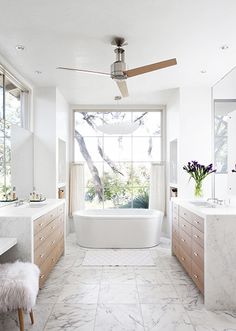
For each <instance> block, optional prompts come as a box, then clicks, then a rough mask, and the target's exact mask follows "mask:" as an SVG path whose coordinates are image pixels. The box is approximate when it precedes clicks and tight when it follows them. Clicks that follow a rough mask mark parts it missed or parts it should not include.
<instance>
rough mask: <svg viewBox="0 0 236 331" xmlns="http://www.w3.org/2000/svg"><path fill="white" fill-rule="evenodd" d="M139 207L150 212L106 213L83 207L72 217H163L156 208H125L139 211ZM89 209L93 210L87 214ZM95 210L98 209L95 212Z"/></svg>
mask: <svg viewBox="0 0 236 331" xmlns="http://www.w3.org/2000/svg"><path fill="white" fill-rule="evenodd" d="M140 209H142V211H145V210H146V211H149V212H150V213H147V214H145V213H143V214H138V213H137V214H135V213H133V214H129V213H127V214H125V213H123V214H115V213H113V214H112V213H111V214H106V213H102V212H101V211H103V209H83V210H77V211H75V212H74V213H73V217H83V218H88V219H92V218H93V219H94V218H96V219H107V218H109V219H122V218H128V219H129V220H130V219H137V218H138V219H140V218H145V219H148V218H150V219H152V218H156V217H162V218H163V217H164V213H163V212H162V211H160V210H158V209H144V208H127V210H132V211H134V212H135V211H140ZM105 210H106V211H109V210H111V211H114V210H119V209H115V208H114V209H105ZM90 211H93V213H91V214H89V212H90ZM95 211H98V213H97V214H95Z"/></svg>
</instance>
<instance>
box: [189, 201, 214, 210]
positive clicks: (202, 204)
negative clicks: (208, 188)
mask: <svg viewBox="0 0 236 331" xmlns="http://www.w3.org/2000/svg"><path fill="white" fill-rule="evenodd" d="M190 203H191V204H192V205H194V206H198V207H204V208H217V207H220V205H217V204H213V203H210V202H207V201H190Z"/></svg>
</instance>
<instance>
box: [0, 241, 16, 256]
mask: <svg viewBox="0 0 236 331" xmlns="http://www.w3.org/2000/svg"><path fill="white" fill-rule="evenodd" d="M16 244H17V238H1V237H0V255H2V254H3V253H5V252H6V251H8V250H9V249H10V248H12V247H13V246H15V245H16Z"/></svg>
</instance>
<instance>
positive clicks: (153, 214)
mask: <svg viewBox="0 0 236 331" xmlns="http://www.w3.org/2000/svg"><path fill="white" fill-rule="evenodd" d="M162 220H163V213H162V212H161V211H159V210H151V209H118V208H117V209H103V210H102V209H89V210H80V211H77V212H75V213H74V225H75V232H76V237H77V243H78V244H79V245H80V246H83V247H89V248H145V247H153V246H156V245H158V244H159V243H160V236H161V227H162Z"/></svg>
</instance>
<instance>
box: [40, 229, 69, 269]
mask: <svg viewBox="0 0 236 331" xmlns="http://www.w3.org/2000/svg"><path fill="white" fill-rule="evenodd" d="M63 236H64V227H63V225H59V226H58V228H57V229H56V231H55V232H54V233H52V234H51V235H50V236H49V237H48V238H47V240H46V241H45V242H44V244H43V245H40V246H38V247H37V249H35V251H34V263H36V264H37V265H38V266H41V265H42V263H43V262H44V261H45V260H46V259H47V257H48V256H49V255H50V253H51V251H52V250H53V249H54V247H56V245H57V244H58V242H59V241H60V240H61V239H63Z"/></svg>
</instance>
